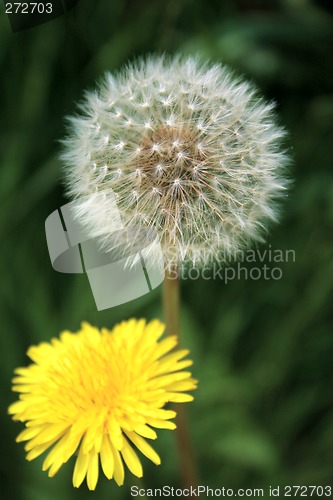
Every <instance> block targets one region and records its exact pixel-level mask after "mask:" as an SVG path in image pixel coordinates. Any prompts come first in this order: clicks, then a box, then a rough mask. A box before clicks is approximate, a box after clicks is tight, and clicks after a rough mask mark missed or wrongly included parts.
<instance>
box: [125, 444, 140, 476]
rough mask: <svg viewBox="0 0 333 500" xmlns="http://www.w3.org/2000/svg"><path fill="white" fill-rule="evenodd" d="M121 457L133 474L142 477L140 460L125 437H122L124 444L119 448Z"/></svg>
mask: <svg viewBox="0 0 333 500" xmlns="http://www.w3.org/2000/svg"><path fill="white" fill-rule="evenodd" d="M121 454H122V457H123V459H124V462H125V463H126V465H127V467H128V468H129V470H130V471H131V472H132V474H134V476H137V477H142V475H143V472H142V465H141V462H140V460H139V458H138V456H137V454H136V453H135V451H134V450H133V448H132V446H130V444H129V443H128V441H127V440H126V439H124V444H123V447H122V450H121Z"/></svg>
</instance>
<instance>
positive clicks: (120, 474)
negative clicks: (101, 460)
mask: <svg viewBox="0 0 333 500" xmlns="http://www.w3.org/2000/svg"><path fill="white" fill-rule="evenodd" d="M111 448H112V453H113V458H114V472H113V477H114V480H115V481H116V483H117V484H118V486H122V485H123V484H124V477H125V471H124V465H123V462H122V460H121V457H120V453H119V451H118V450H116V449H115V448H114V447H113V446H112V447H111Z"/></svg>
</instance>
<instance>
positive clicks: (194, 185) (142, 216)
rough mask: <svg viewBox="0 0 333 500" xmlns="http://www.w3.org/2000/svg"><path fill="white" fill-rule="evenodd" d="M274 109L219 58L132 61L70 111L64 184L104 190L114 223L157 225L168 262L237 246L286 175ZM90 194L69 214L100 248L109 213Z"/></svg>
mask: <svg viewBox="0 0 333 500" xmlns="http://www.w3.org/2000/svg"><path fill="white" fill-rule="evenodd" d="M273 108H274V106H273V105H272V104H270V103H266V102H264V101H263V100H262V99H261V98H260V97H258V95H257V92H256V90H255V89H254V88H253V87H252V85H250V84H249V83H247V82H244V81H243V80H240V79H237V78H235V77H234V76H233V75H232V74H231V73H230V70H229V69H227V68H226V67H224V66H222V65H208V64H201V63H199V62H198V61H197V60H196V59H193V58H181V57H178V58H174V59H171V58H170V59H169V58H166V57H151V58H149V59H146V60H141V61H139V62H138V63H137V64H135V65H132V66H128V67H127V68H126V69H125V70H124V71H123V72H121V73H120V74H119V75H118V76H116V77H113V76H111V75H110V74H108V75H106V78H105V79H104V82H103V84H102V85H101V86H100V87H99V89H98V90H97V91H94V92H90V93H87V94H86V97H85V100H84V102H83V103H82V105H81V109H82V110H83V111H84V114H83V116H80V117H77V116H76V117H74V118H70V119H69V120H70V134H69V136H68V137H67V139H66V140H65V141H64V142H65V152H64V154H63V159H64V161H65V164H66V165H65V176H66V180H67V185H68V193H69V194H70V195H71V196H74V197H75V198H80V197H82V196H86V195H89V194H93V193H96V192H102V191H106V190H110V189H111V190H112V191H113V193H115V196H116V199H117V208H118V210H119V212H120V214H121V219H122V222H123V224H124V226H133V225H142V224H143V221H144V224H146V225H148V226H150V227H152V228H153V229H155V231H156V232H157V234H158V236H159V239H160V242H161V245H162V248H163V251H164V255H165V259H166V263H167V264H170V263H172V262H176V261H177V262H179V260H182V261H184V260H185V261H191V262H192V263H195V264H205V263H207V262H208V261H210V260H212V259H214V258H217V257H218V255H219V253H220V252H225V253H234V252H237V251H238V250H241V249H243V248H245V247H246V246H247V245H248V244H249V243H250V241H252V240H260V239H262V236H263V233H264V232H265V231H266V228H267V224H268V222H269V221H270V220H276V217H277V201H278V200H279V198H281V196H282V195H283V192H284V190H285V189H286V186H287V181H286V179H285V177H284V167H285V165H286V164H287V163H288V156H287V154H286V152H285V151H284V150H283V149H281V140H282V138H283V137H284V131H283V129H282V128H280V127H279V126H277V125H276V124H275V115H274V111H273ZM94 200H95V203H96V206H91V205H92V204H88V205H87V204H86V205H84V206H85V207H86V210H84V208H82V207H81V208H80V213H79V214H78V217H79V218H80V220H81V222H82V223H83V225H84V226H85V227H86V228H87V229H88V230H89V232H90V234H91V236H92V237H97V238H99V240H100V242H101V244H102V245H103V246H104V247H105V248H107V247H108V244H109V241H110V239H112V235H111V232H112V231H113V230H114V220H113V217H112V213H110V210H108V206H107V204H105V203H104V204H103V203H100V201H99V197H94V198H93V202H94ZM93 202H92V203H93Z"/></svg>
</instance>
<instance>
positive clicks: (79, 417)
mask: <svg viewBox="0 0 333 500" xmlns="http://www.w3.org/2000/svg"><path fill="white" fill-rule="evenodd" d="M164 330H165V325H164V324H162V323H160V322H159V321H158V320H153V321H151V322H149V323H146V321H145V320H143V319H141V320H136V319H131V320H129V321H124V322H122V323H120V324H118V325H116V326H115V327H114V328H113V330H111V331H110V330H107V329H106V328H102V329H101V330H99V329H98V328H95V327H93V326H91V325H90V324H88V323H82V325H81V330H79V331H78V332H77V333H72V332H69V331H64V332H62V333H61V335H60V339H57V338H54V339H52V340H51V342H50V343H46V342H43V343H41V344H39V345H38V346H32V347H30V349H29V350H28V353H27V354H28V356H29V357H30V358H31V359H32V361H33V364H31V365H29V366H28V367H27V368H18V369H16V371H15V373H16V375H17V376H16V377H15V378H14V379H13V383H14V386H13V390H14V391H17V392H19V393H21V394H20V397H19V400H18V401H16V402H15V403H13V404H12V405H11V406H10V407H9V413H10V414H11V415H13V419H14V420H19V421H21V422H25V426H26V428H25V430H24V431H23V432H21V433H20V434H19V436H18V437H17V441H18V442H20V441H27V443H26V445H25V449H26V451H27V460H33V459H34V458H36V457H38V456H39V455H41V454H42V453H44V452H45V451H46V450H47V449H49V448H51V450H50V451H49V453H48V455H47V456H46V458H45V460H44V463H43V470H48V475H49V476H50V477H52V476H54V475H55V474H56V473H57V472H58V470H59V469H60V468H61V466H62V465H63V464H64V463H66V462H67V461H68V460H69V458H70V457H71V456H72V455H74V454H75V453H76V455H77V457H76V462H75V467H74V473H73V485H74V486H75V487H79V486H80V485H81V483H82V482H83V480H84V479H85V477H87V484H88V488H89V489H90V490H94V489H95V487H96V484H97V481H98V474H99V462H100V464H101V467H102V470H103V472H104V474H105V475H106V477H107V478H108V479H111V478H114V480H115V481H116V482H117V484H118V485H119V486H120V485H122V484H123V482H124V465H126V466H127V467H128V469H129V470H130V471H131V472H132V473H133V474H134V475H135V476H138V477H141V476H142V474H143V473H142V465H141V462H140V459H139V457H138V456H137V454H136V452H135V451H134V449H133V448H134V447H136V448H137V449H138V450H139V451H141V453H143V455H145V456H146V457H147V458H149V459H150V460H151V461H152V462H154V463H155V464H156V465H159V464H160V462H161V460H160V457H159V456H158V454H157V453H156V452H155V451H154V449H153V448H152V447H151V446H150V444H148V442H147V439H156V437H157V434H156V432H155V430H154V429H153V428H158V429H175V427H176V426H175V424H174V423H173V422H172V421H171V420H172V419H173V418H174V417H175V415H176V412H174V411H172V410H168V409H164V406H165V405H166V404H167V403H168V402H176V403H183V402H186V401H192V399H193V397H192V396H191V395H189V394H187V393H186V392H187V391H190V390H192V389H195V388H196V380H194V379H193V378H192V377H191V373H190V372H188V371H184V368H187V367H188V366H190V365H191V364H192V361H190V360H185V359H184V358H185V356H186V355H187V354H188V352H189V351H188V350H185V349H180V350H173V349H174V347H175V346H176V345H177V338H176V337H175V336H169V337H166V338H165V339H163V340H160V341H159V339H160V337H161V336H162V335H163V332H164ZM170 351H172V352H170Z"/></svg>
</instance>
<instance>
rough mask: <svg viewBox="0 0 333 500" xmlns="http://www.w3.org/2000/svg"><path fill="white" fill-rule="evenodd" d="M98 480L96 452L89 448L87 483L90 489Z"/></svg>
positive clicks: (94, 486)
mask: <svg viewBox="0 0 333 500" xmlns="http://www.w3.org/2000/svg"><path fill="white" fill-rule="evenodd" d="M97 481H98V453H96V452H95V451H94V450H91V452H90V453H89V463H88V471H87V485H88V488H89V490H90V491H93V490H94V489H95V488H96V484H97Z"/></svg>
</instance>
